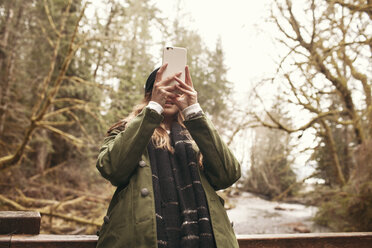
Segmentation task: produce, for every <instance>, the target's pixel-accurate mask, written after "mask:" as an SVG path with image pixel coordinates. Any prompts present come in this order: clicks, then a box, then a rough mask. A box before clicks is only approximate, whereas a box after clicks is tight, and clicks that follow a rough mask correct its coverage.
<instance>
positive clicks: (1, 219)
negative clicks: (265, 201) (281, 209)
mask: <svg viewBox="0 0 372 248" xmlns="http://www.w3.org/2000/svg"><path fill="white" fill-rule="evenodd" d="M40 221H41V217H40V214H39V213H38V212H12V211H9V212H0V248H5V247H6V248H20V247H27V248H44V247H45V248H47V247H48V248H94V247H96V243H97V239H98V237H97V236H96V235H50V234H39V233H40ZM237 237H238V241H239V246H240V247H241V248H253V247H254V248H295V247H299V248H310V247H311V248H313V247H320V248H338V247H340V248H341V247H342V248H349V247H350V248H351V247H352V248H354V247H355V248H372V232H364V233H308V234H260V235H238V236H237ZM226 248H228V247H226Z"/></svg>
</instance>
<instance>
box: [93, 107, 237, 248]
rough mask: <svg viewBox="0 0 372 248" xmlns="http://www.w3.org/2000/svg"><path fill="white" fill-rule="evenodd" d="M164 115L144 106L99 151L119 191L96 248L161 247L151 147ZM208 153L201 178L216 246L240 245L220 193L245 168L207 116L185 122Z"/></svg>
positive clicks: (101, 163) (108, 176)
mask: <svg viewBox="0 0 372 248" xmlns="http://www.w3.org/2000/svg"><path fill="white" fill-rule="evenodd" d="M162 120H163V116H162V115H159V114H158V113H157V112H156V111H154V110H152V109H150V108H144V109H143V111H142V112H141V113H140V114H139V115H137V116H136V117H135V118H134V119H133V120H132V121H131V122H130V123H128V124H127V126H126V128H125V130H124V131H119V130H117V131H116V130H115V131H114V132H113V133H112V134H111V135H110V136H108V137H106V138H105V140H104V143H103V145H102V147H101V149H100V153H99V156H98V160H97V169H98V170H99V171H100V173H101V175H102V176H103V177H104V178H106V179H108V180H109V181H110V182H111V183H112V184H113V185H114V186H117V189H116V191H115V193H114V195H113V197H112V199H111V202H110V205H109V208H108V210H107V216H105V218H104V223H103V225H102V227H101V230H100V231H99V239H98V244H97V247H99V248H101V247H104V248H119V247H120V248H124V247H128V248H156V247H157V237H156V217H155V203H154V194H153V187H152V173H151V167H150V162H149V156H148V153H147V149H146V147H147V144H148V143H149V141H150V139H151V136H152V134H153V132H154V130H155V128H156V127H158V126H159V125H160V123H161V121H162ZM184 125H185V126H186V128H187V129H188V131H189V132H190V134H191V136H192V137H193V139H194V140H195V142H196V144H197V146H198V147H199V149H200V152H201V153H202V155H203V169H200V170H199V171H200V178H201V182H202V185H203V187H204V190H205V194H206V197H207V202H208V207H209V212H210V216H211V223H212V228H213V233H214V236H215V240H216V244H217V248H234V247H239V246H238V243H237V240H236V237H235V234H234V231H233V229H232V226H231V224H230V221H229V219H228V217H227V214H226V211H225V209H224V207H223V200H222V198H219V196H218V195H217V194H216V192H215V190H219V189H224V188H227V187H229V186H231V185H232V184H233V183H234V182H236V181H237V180H238V179H239V178H240V165H239V162H238V161H237V160H236V158H235V157H234V155H233V154H232V153H231V151H230V150H229V149H228V147H227V145H226V144H225V143H224V142H223V141H222V140H221V138H220V136H219V135H218V133H217V131H216V130H215V129H214V127H213V125H212V123H211V122H210V121H209V120H208V119H207V118H206V116H205V115H202V116H199V117H196V118H194V119H191V120H187V121H185V122H184Z"/></svg>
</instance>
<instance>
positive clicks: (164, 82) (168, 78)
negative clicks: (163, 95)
mask: <svg viewBox="0 0 372 248" xmlns="http://www.w3.org/2000/svg"><path fill="white" fill-rule="evenodd" d="M181 74H182V72H179V73H176V74H174V75H173V76H171V77H167V78H166V79H165V80H162V81H161V82H159V85H161V86H162V85H167V84H169V83H170V82H172V81H173V80H174V79H175V77H176V76H179V75H181Z"/></svg>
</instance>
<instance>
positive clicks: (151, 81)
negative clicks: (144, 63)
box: [145, 67, 160, 94]
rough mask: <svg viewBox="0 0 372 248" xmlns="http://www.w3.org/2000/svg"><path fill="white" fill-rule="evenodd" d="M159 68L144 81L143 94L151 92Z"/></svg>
mask: <svg viewBox="0 0 372 248" xmlns="http://www.w3.org/2000/svg"><path fill="white" fill-rule="evenodd" d="M159 69H160V67H159V68H156V69H155V70H154V71H153V72H151V74H150V76H149V77H148V78H147V80H146V85H145V94H146V93H148V92H151V91H152V87H154V83H155V78H156V73H157V72H158V70H159Z"/></svg>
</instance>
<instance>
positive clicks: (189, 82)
mask: <svg viewBox="0 0 372 248" xmlns="http://www.w3.org/2000/svg"><path fill="white" fill-rule="evenodd" d="M185 71H186V83H187V84H188V85H190V86H191V88H194V85H193V84H192V80H191V75H190V70H189V66H188V65H186V67H185Z"/></svg>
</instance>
